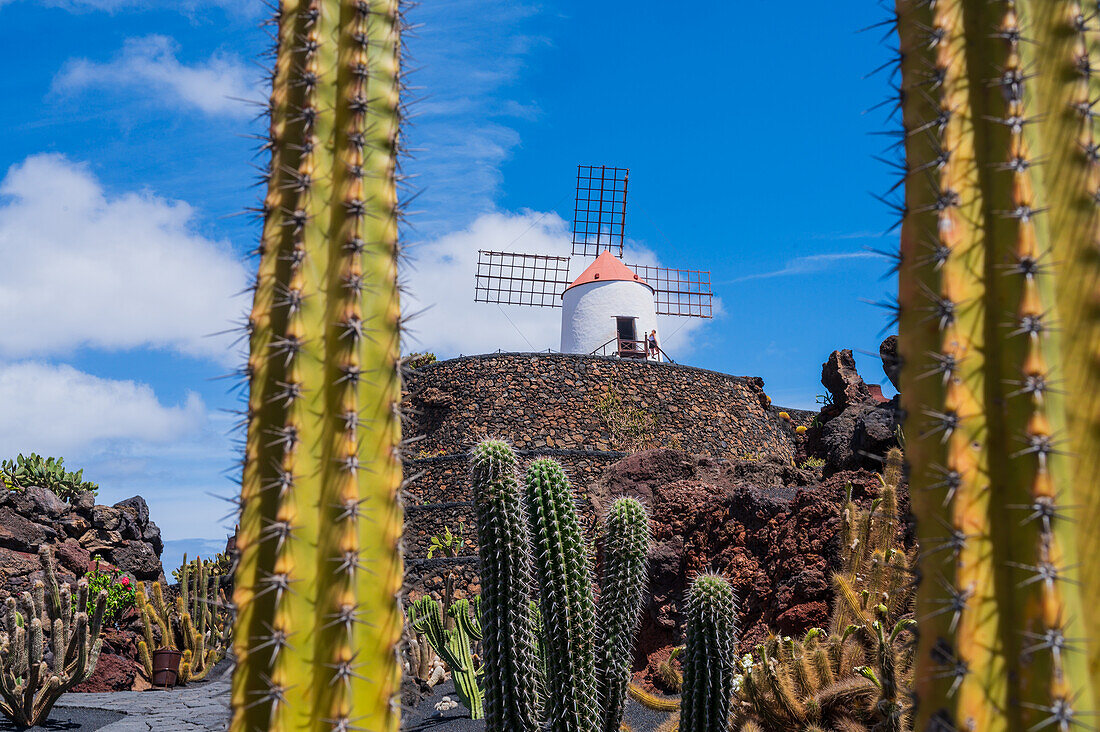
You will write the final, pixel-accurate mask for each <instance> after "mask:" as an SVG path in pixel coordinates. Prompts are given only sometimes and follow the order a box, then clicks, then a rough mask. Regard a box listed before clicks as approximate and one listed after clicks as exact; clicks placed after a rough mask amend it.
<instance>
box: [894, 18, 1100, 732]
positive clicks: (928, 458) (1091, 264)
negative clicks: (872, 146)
mask: <svg viewBox="0 0 1100 732" xmlns="http://www.w3.org/2000/svg"><path fill="white" fill-rule="evenodd" d="M897 29H898V37H899V59H900V60H899V67H900V84H899V91H900V94H901V97H900V102H899V108H900V110H901V114H902V125H903V129H902V131H901V134H900V136H899V138H898V139H899V143H900V145H901V146H902V148H903V149H904V156H905V157H904V164H903V165H902V166H901V169H902V172H903V175H904V196H905V199H904V203H903V204H901V205H900V206H899V212H900V215H901V222H900V223H901V248H900V252H899V261H898V272H899V290H898V317H899V355H900V358H901V360H902V365H901V381H900V391H901V406H902V408H903V409H904V415H905V417H904V419H905V423H904V424H905V432H906V436H907V445H906V456H907V458H908V461H909V465H910V486H911V493H912V501H913V507H914V513H915V514H916V516H917V518H918V541H919V543H920V545H921V547H922V552H923V553H922V558H921V561H920V566H919V576H920V578H921V582H920V587H919V591H918V600H917V608H916V616H917V619H918V621H919V629H920V642H919V648H918V651H917V659H916V669H915V673H914V683H915V686H916V697H917V698H918V699H919V711H918V719H917V722H916V724H915V726H916V727H917V728H918V729H922V730H923V729H926V728H930V726H931V727H935V728H936V729H960V730H962V729H979V730H983V732H984V731H991V732H996V730H1027V729H1030V730H1043V729H1060V730H1063V731H1064V730H1068V729H1070V728H1071V727H1080V728H1091V727H1094V726H1095V725H1096V723H1097V716H1096V715H1097V714H1098V713H1100V707H1098V702H1100V700H1098V698H1097V692H1098V686H1100V613H1097V612H1095V607H1096V603H1097V600H1098V599H1100V532H1097V531H1095V529H1094V528H1093V527H1092V526H1091V524H1092V523H1093V522H1094V519H1095V517H1096V515H1097V509H1098V508H1100V490H1098V477H1100V317H1098V310H1097V302H1100V300H1098V299H1097V298H1098V293H1100V257H1098V256H1097V243H1098V241H1100V206H1098V204H1100V137H1098V136H1097V134H1096V117H1097V108H1096V100H1097V96H1098V92H1100V70H1098V59H1100V56H1098V52H1100V48H1098V46H1097V34H1098V31H1100V19H1098V17H1097V14H1096V5H1095V3H1089V4H1086V3H1083V2H1078V1H1077V0H1043V1H1042V2H1040V1H1039V0H951V1H949V2H945V1H942V0H940V1H937V2H930V1H929V0H898V2H897Z"/></svg>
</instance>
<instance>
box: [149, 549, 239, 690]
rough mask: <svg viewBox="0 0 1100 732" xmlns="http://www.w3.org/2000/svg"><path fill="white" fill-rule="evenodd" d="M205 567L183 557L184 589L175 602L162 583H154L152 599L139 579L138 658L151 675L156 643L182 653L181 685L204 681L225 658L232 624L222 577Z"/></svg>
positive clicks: (157, 645) (181, 584)
mask: <svg viewBox="0 0 1100 732" xmlns="http://www.w3.org/2000/svg"><path fill="white" fill-rule="evenodd" d="M205 569H206V568H205V566H204V563H203V561H202V560H201V559H195V560H194V561H193V562H190V563H188V562H187V558H186V556H185V557H184V563H183V566H182V567H181V568H180V575H181V579H180V594H179V596H178V597H177V598H176V601H175V603H168V602H167V601H166V600H165V598H164V588H163V587H162V586H161V583H160V582H154V583H152V601H150V600H149V598H148V597H147V596H146V594H145V585H144V584H143V583H138V588H137V593H136V596H137V603H138V612H139V613H140V615H141V629H142V636H143V637H142V639H141V640H139V641H138V658H139V659H140V660H141V663H142V665H143V666H144V667H145V673H146V675H148V676H149V677H150V678H152V676H153V657H152V651H154V650H156V649H158V648H171V649H173V650H177V651H180V652H181V653H182V654H183V658H182V659H181V660H180V667H179V675H178V678H177V681H178V683H180V684H186V683H188V682H191V681H201V680H202V679H204V678H206V675H207V674H208V673H210V669H212V668H213V667H214V666H215V664H217V663H218V661H220V660H221V659H222V658H224V657H225V652H226V649H227V648H228V646H229V643H230V640H231V637H232V628H233V626H232V623H231V621H230V617H229V612H228V609H227V607H226V606H227V604H228V603H227V602H226V599H225V595H224V593H222V592H221V591H220V590H219V583H218V577H217V576H214V577H211V576H210V575H209V574H207V573H206V571H205ZM154 629H155V632H154Z"/></svg>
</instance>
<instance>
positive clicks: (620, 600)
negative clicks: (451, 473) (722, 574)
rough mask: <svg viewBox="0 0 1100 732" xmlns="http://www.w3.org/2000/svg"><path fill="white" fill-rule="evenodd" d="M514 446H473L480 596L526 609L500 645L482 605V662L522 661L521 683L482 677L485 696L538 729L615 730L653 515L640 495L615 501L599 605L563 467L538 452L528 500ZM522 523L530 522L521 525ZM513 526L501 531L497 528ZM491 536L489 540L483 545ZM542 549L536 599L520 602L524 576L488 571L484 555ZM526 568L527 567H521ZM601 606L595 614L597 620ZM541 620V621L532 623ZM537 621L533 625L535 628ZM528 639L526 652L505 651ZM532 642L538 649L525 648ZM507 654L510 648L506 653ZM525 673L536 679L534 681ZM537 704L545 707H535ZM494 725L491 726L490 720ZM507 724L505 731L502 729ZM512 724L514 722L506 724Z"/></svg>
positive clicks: (494, 557) (516, 555)
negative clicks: (509, 703)
mask: <svg viewBox="0 0 1100 732" xmlns="http://www.w3.org/2000/svg"><path fill="white" fill-rule="evenodd" d="M517 465H518V463H517V460H516V457H515V453H514V452H512V450H511V448H509V447H508V445H507V444H505V443H503V442H500V441H496V440H487V441H485V442H482V443H481V444H480V445H479V446H478V447H477V448H476V449H475V451H474V459H473V468H472V470H471V480H472V483H473V488H474V501H475V505H476V506H477V521H478V539H479V545H480V547H479V551H480V553H481V557H482V578H481V584H482V598H483V602H485V601H486V598H488V597H490V596H497V595H499V596H500V597H507V598H508V600H509V602H510V603H514V604H511V605H509V607H510V608H512V609H511V610H510V614H511V616H512V617H520V616H522V618H523V619H522V621H521V624H522V627H526V628H528V631H527V632H526V633H523V634H522V635H521V633H520V631H519V630H518V629H517V630H515V631H514V632H513V633H511V634H509V635H508V636H507V638H506V639H504V641H503V642H502V643H501V644H500V645H498V642H497V641H495V640H494V639H493V636H492V634H491V633H490V632H489V624H490V623H491V622H492V619H493V617H494V612H493V610H492V605H488V604H486V606H485V610H484V616H483V617H484V618H485V620H484V624H485V625H486V633H485V641H484V643H483V650H484V657H485V664H486V666H487V667H490V668H491V667H492V665H493V664H495V663H499V662H501V661H500V660H499V659H504V660H507V661H509V662H512V661H514V660H515V657H520V658H522V659H523V660H524V664H525V665H524V667H523V668H524V672H525V677H526V679H527V681H526V682H524V683H526V686H508V687H505V688H503V689H502V690H501V691H500V692H497V691H496V686H495V684H493V683H492V682H490V681H488V679H489V678H491V676H489V677H487V683H486V697H487V700H488V702H489V704H490V706H491V704H492V702H493V699H494V695H495V694H496V693H500V694H501V695H502V696H503V697H505V698H506V699H510V700H515V703H516V706H517V707H521V709H518V710H517V711H516V716H517V717H518V718H521V719H524V720H531V723H532V724H535V725H536V726H537V721H536V720H537V719H538V717H539V716H540V715H541V716H542V717H543V718H544V719H545V721H546V723H547V724H549V725H550V728H551V729H555V730H562V732H575V731H576V730H592V731H593V732H594V731H595V730H606V731H608V732H617V731H618V729H619V725H620V721H619V720H620V719H621V714H622V703H623V699H624V692H625V689H626V684H627V680H628V679H629V672H630V660H631V657H632V643H633V635H634V630H635V627H636V625H637V621H638V616H639V612H640V608H641V594H642V590H643V589H644V586H645V561H646V556H647V555H648V551H649V517H648V515H647V514H646V512H645V510H644V508H643V507H642V506H641V504H639V503H638V502H637V501H636V500H634V499H630V498H623V499H619V500H617V501H616V502H615V503H614V504H613V506H612V510H611V511H610V512H609V514H608V516H607V518H606V520H605V524H604V531H605V535H604V559H605V562H604V567H603V574H602V577H601V580H602V583H603V584H602V590H601V596H600V606H599V608H597V607H596V606H595V602H594V599H593V588H592V579H593V578H592V568H591V563H590V561H589V558H588V557H589V546H588V545H587V544H586V543H585V541H584V538H583V534H582V531H581V526H580V519H579V517H578V515H577V507H576V497H575V495H574V493H573V490H572V487H571V486H570V485H569V481H568V479H567V478H566V476H565V472H564V471H563V470H562V467H561V465H559V464H558V463H557V462H555V461H553V460H549V459H538V460H535V461H533V462H532V463H531V465H530V466H529V468H528V470H527V477H526V497H527V506H526V507H525V506H524V502H523V498H522V496H521V495H520V489H519V485H518V473H517V471H518V468H517ZM521 519H522V520H523V521H524V523H525V524H526V522H529V527H528V526H527V525H523V526H518V525H516V522H518V521H520V520H521ZM505 526H508V527H511V528H509V530H508V531H507V532H502V529H501V527H505ZM487 542H488V543H487ZM532 547H533V549H534V552H537V555H538V556H539V562H538V564H537V570H536V575H537V579H538V598H539V601H538V604H537V605H533V606H532V607H528V608H527V609H526V611H525V612H524V611H523V610H521V609H520V605H521V604H522V603H526V602H527V600H526V591H525V590H519V587H527V586H530V583H529V581H528V580H524V581H523V582H522V583H521V582H520V579H519V577H520V575H516V574H511V575H509V574H506V573H503V572H500V571H499V570H497V569H496V568H494V569H492V571H491V573H490V575H486V572H485V561H486V558H487V557H488V558H490V560H491V561H492V562H493V563H494V564H495V563H496V562H499V561H500V559H499V558H500V557H506V558H509V561H510V562H511V563H512V565H513V566H516V565H519V564H521V563H523V566H529V564H526V563H528V562H530V556H531V554H532ZM527 571H530V570H527ZM597 611H598V612H599V617H598V621H597ZM536 618H537V620H536ZM536 628H537V632H536ZM520 638H526V639H527V643H524V644H523V645H524V651H523V654H522V655H521V654H519V653H516V652H515V651H514V650H512V649H510V648H509V646H510V645H514V644H516V643H517V639H520ZM528 644H529V646H530V648H531V649H532V650H535V649H537V653H534V654H531V655H533V656H534V658H532V657H531V655H527V654H528V653H530V652H529V651H527V650H526V649H527V647H528ZM508 654H511V655H508ZM531 679H534V680H535V683H534V684H531V681H530V680H531ZM530 686H534V688H535V689H536V691H537V693H536V694H535V695H533V696H524V697H522V698H520V697H519V696H518V693H519V692H520V691H522V692H524V693H526V692H527V688H528V687H530ZM540 705H541V707H540ZM487 728H488V729H490V730H491V732H493V731H495V730H496V729H498V728H496V727H492V726H489V727H487ZM501 729H503V728H501ZM508 729H512V727H509V728H508Z"/></svg>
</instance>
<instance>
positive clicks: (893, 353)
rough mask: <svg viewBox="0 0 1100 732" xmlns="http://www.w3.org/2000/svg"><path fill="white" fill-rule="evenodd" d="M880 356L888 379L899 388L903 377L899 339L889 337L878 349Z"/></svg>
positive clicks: (893, 336)
mask: <svg viewBox="0 0 1100 732" xmlns="http://www.w3.org/2000/svg"><path fill="white" fill-rule="evenodd" d="M878 356H879V358H881V359H882V370H883V372H885V374H886V378H887V379H889V380H890V383H891V384H893V385H894V388H895V389H897V388H898V379H899V378H900V376H901V356H900V355H899V354H898V337H897V336H896V335H892V336H887V337H886V340H884V341H883V342H882V343H881V344H880V345H879V347H878Z"/></svg>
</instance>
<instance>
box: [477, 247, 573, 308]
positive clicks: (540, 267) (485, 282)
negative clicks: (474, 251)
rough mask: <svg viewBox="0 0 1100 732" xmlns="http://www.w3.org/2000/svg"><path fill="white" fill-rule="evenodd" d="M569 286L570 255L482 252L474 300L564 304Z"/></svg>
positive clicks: (506, 303)
mask: <svg viewBox="0 0 1100 732" xmlns="http://www.w3.org/2000/svg"><path fill="white" fill-rule="evenodd" d="M568 286H569V257H551V256H547V255H543V254H520V253H515V252H491V251H485V250H480V251H479V252H478V261H477V275H476V280H475V283H474V302H488V303H497V304H501V305H534V306H536V307H544V308H560V307H561V294H562V292H564V291H565V288H566V287H568Z"/></svg>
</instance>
